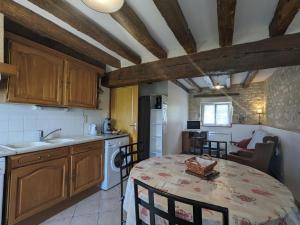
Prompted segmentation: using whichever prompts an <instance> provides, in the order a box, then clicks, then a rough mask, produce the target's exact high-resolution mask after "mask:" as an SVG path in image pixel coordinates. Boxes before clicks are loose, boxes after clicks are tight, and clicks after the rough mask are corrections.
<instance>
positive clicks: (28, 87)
mask: <svg viewBox="0 0 300 225" xmlns="http://www.w3.org/2000/svg"><path fill="white" fill-rule="evenodd" d="M10 63H11V64H13V65H15V66H17V67H18V69H19V73H18V75H15V76H11V77H10V78H9V92H8V101H9V102H18V103H33V104H45V105H53V106H57V105H60V104H62V84H63V73H64V61H63V59H61V58H59V57H57V56H55V55H54V54H51V53H48V52H46V51H43V50H40V49H37V48H32V47H29V46H27V45H23V44H19V43H17V42H12V43H11V48H10Z"/></svg>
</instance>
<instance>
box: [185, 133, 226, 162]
mask: <svg viewBox="0 0 300 225" xmlns="http://www.w3.org/2000/svg"><path fill="white" fill-rule="evenodd" d="M191 153H192V154H194V155H203V154H207V155H210V156H211V157H214V158H222V159H227V142H226V141H209V140H206V139H205V138H203V137H194V138H193V151H192V152H191Z"/></svg>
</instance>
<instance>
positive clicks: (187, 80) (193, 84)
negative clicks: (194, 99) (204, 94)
mask: <svg viewBox="0 0 300 225" xmlns="http://www.w3.org/2000/svg"><path fill="white" fill-rule="evenodd" d="M184 80H185V82H187V83H188V84H189V85H190V86H192V87H193V89H195V90H196V91H202V88H201V87H200V86H199V85H198V84H197V83H196V82H195V81H194V80H193V79H192V78H185V79H184Z"/></svg>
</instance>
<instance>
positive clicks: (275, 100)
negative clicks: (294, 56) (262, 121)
mask: <svg viewBox="0 0 300 225" xmlns="http://www.w3.org/2000/svg"><path fill="white" fill-rule="evenodd" d="M299 87H300V66H291V67H284V68H278V69H277V70H276V71H275V72H274V74H273V75H272V76H271V77H270V78H269V79H268V80H266V124H267V125H268V126H271V127H276V128H281V129H285V130H291V131H300V91H299Z"/></svg>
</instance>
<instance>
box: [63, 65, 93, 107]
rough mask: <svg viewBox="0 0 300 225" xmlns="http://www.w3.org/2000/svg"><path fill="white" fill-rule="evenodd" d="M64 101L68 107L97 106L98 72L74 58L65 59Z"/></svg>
mask: <svg viewBox="0 0 300 225" xmlns="http://www.w3.org/2000/svg"><path fill="white" fill-rule="evenodd" d="M65 73H66V74H65V79H66V83H65V84H66V86H65V101H64V104H65V105H66V106H69V107H83V108H97V86H98V85H97V82H98V73H97V71H96V70H94V69H93V68H91V67H89V66H87V65H86V64H84V63H81V62H79V61H76V60H68V61H66V71H65Z"/></svg>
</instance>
